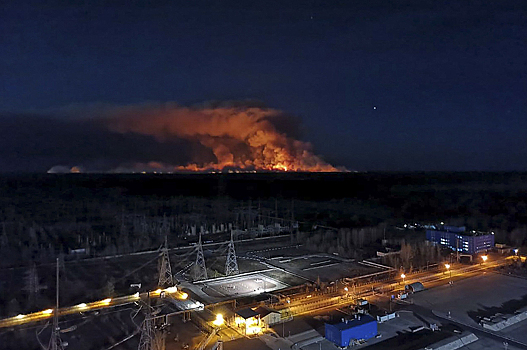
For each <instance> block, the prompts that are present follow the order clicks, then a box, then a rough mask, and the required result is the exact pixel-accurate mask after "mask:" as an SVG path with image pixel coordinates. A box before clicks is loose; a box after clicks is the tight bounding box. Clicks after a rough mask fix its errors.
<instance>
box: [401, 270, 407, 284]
mask: <svg viewBox="0 0 527 350" xmlns="http://www.w3.org/2000/svg"><path fill="white" fill-rule="evenodd" d="M401 278H402V279H403V284H404V279H405V278H406V275H405V274H404V273H401Z"/></svg>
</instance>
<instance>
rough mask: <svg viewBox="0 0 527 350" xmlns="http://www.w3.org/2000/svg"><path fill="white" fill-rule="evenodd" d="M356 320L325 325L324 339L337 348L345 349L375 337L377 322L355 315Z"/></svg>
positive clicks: (367, 316) (370, 318)
mask: <svg viewBox="0 0 527 350" xmlns="http://www.w3.org/2000/svg"><path fill="white" fill-rule="evenodd" d="M356 317H357V318H354V319H351V320H344V321H343V322H340V323H337V324H330V323H326V325H325V334H326V339H327V340H329V341H331V342H333V343H334V344H335V345H337V346H339V347H343V348H344V347H347V346H349V345H352V344H354V343H355V342H356V341H358V340H361V339H364V340H366V339H370V338H373V337H375V336H376V335H377V321H376V320H375V319H374V318H373V317H371V316H369V315H356Z"/></svg>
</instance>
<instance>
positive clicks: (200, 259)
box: [194, 233, 208, 281]
mask: <svg viewBox="0 0 527 350" xmlns="http://www.w3.org/2000/svg"><path fill="white" fill-rule="evenodd" d="M197 249H198V251H197V254H196V263H195V266H194V280H196V281H198V280H206V279H207V278H208V275H207V267H206V266H205V256H204V255H203V246H202V245H201V233H200V234H199V241H198V248H197Z"/></svg>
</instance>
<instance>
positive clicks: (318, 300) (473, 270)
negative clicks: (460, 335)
mask: <svg viewBox="0 0 527 350" xmlns="http://www.w3.org/2000/svg"><path fill="white" fill-rule="evenodd" d="M507 260H508V259H507V258H504V259H497V260H494V261H487V262H485V263H483V264H479V265H469V266H467V265H461V264H453V265H452V267H451V268H450V271H449V272H445V271H440V272H431V271H424V272H418V273H413V274H408V275H407V277H406V279H405V280H404V282H405V284H409V283H413V282H422V283H424V284H425V286H426V287H427V288H431V287H434V286H436V285H439V284H441V283H445V280H448V279H450V272H451V273H452V277H451V278H452V279H453V280H456V279H460V278H468V277H472V276H475V275H477V274H479V273H481V272H482V271H485V270H487V269H493V268H496V267H498V266H500V265H503V264H505V263H507ZM352 288H353V290H352ZM403 288H404V284H403V283H402V279H401V278H400V277H398V276H396V277H395V278H391V279H387V280H384V281H374V282H369V283H362V284H358V285H355V286H353V287H352V286H349V287H348V291H347V292H345V291H344V290H343V289H333V290H332V291H331V292H329V293H327V292H326V293H321V292H319V293H313V292H308V293H303V294H300V295H297V296H294V297H291V298H288V300H289V301H288V302H282V303H281V304H276V305H273V306H274V307H275V308H277V309H289V310H291V314H292V315H301V314H306V313H311V312H313V311H320V309H321V308H322V309H327V308H335V307H342V306H344V305H349V304H351V303H352V302H353V300H354V299H355V297H356V298H367V297H369V296H372V295H375V294H376V293H378V292H382V293H384V294H387V293H389V292H393V291H396V290H398V289H399V290H402V289H403ZM166 294H168V295H171V296H173V297H175V298H177V299H181V300H184V299H186V298H187V297H188V296H187V295H186V293H182V292H181V291H179V290H177V288H175V287H172V288H167V289H164V290H162V289H157V290H154V291H149V292H144V293H135V294H132V295H126V296H121V297H117V298H107V299H103V300H99V301H94V302H87V303H81V304H78V305H74V306H68V307H63V308H60V309H59V311H58V316H65V315H71V314H76V313H80V312H85V311H95V310H99V309H104V308H110V307H115V306H119V305H125V304H130V303H134V302H137V301H139V300H146V299H147V298H160V297H162V296H165V295H166ZM346 295H347V296H348V297H347V298H346V297H345V296H346ZM194 305H195V307H194V309H192V308H191V309H189V310H187V311H193V310H199V309H202V308H203V304H201V303H199V302H195V303H194ZM54 312H55V310H54V309H46V310H42V311H39V312H35V313H31V314H26V315H17V316H15V317H10V318H5V319H1V320H0V328H6V327H14V326H18V325H23V324H27V323H31V322H38V321H42V320H46V319H49V318H51V317H53V315H54Z"/></svg>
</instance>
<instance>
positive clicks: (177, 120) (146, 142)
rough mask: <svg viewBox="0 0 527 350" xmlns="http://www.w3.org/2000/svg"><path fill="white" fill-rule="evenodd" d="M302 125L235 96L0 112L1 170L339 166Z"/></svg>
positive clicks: (312, 168) (327, 168)
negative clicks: (189, 103)
mask: <svg viewBox="0 0 527 350" xmlns="http://www.w3.org/2000/svg"><path fill="white" fill-rule="evenodd" d="M299 131H300V124H299V120H298V118H295V117H291V116H289V115H286V114H284V113H282V112H280V111H278V110H275V109H270V108H265V107H263V106H261V105H260V106H259V105H254V104H252V105H247V104H246V103H245V104H244V103H232V102H231V103H223V104H215V105H214V104H211V103H209V104H206V105H200V106H196V107H183V106H178V105H175V104H172V103H169V104H163V105H160V104H155V105H152V104H150V105H132V106H118V107H115V106H108V105H91V106H85V105H82V106H69V107H65V108H61V109H55V110H48V111H46V112H45V114H43V113H42V112H40V113H32V114H24V113H18V114H9V115H0V171H4V172H6V171H37V172H40V171H46V170H49V171H50V172H74V171H75V172H77V171H80V172H84V171H88V172H108V171H113V172H138V171H148V172H150V171H163V172H178V171H238V170H240V171H317V172H320V171H337V169H336V168H335V167H333V166H332V165H330V164H328V163H326V162H324V161H323V160H322V159H321V158H320V157H319V156H317V155H315V154H314V153H313V150H312V147H311V145H310V144H309V143H307V142H303V141H300V140H299V139H298V138H299V137H298V135H299V134H300V132H299Z"/></svg>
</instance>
